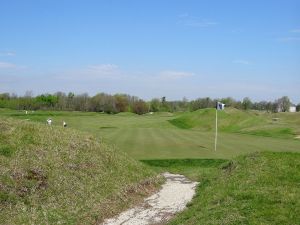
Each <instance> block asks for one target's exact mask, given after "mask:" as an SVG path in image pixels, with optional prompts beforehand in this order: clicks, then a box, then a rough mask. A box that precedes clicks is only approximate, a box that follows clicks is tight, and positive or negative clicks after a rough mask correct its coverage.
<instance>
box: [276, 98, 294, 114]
mask: <svg viewBox="0 0 300 225" xmlns="http://www.w3.org/2000/svg"><path fill="white" fill-rule="evenodd" d="M275 103H276V104H277V111H278V112H289V110H290V106H291V101H290V99H289V97H288V96H283V97H281V98H279V99H277V100H276V101H275Z"/></svg>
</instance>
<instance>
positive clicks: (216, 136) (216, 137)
mask: <svg viewBox="0 0 300 225" xmlns="http://www.w3.org/2000/svg"><path fill="white" fill-rule="evenodd" d="M217 108H218V106H217V107H216V135H215V151H217V139H218V109H217Z"/></svg>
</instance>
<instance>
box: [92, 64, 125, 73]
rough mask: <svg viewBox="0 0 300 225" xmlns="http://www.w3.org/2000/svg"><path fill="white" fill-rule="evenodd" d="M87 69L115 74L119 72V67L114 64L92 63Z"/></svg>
mask: <svg viewBox="0 0 300 225" xmlns="http://www.w3.org/2000/svg"><path fill="white" fill-rule="evenodd" d="M87 71H90V72H93V73H97V74H106V75H108V74H115V73H116V72H119V67H118V66H117V65H114V64H99V65H90V66H88V67H87Z"/></svg>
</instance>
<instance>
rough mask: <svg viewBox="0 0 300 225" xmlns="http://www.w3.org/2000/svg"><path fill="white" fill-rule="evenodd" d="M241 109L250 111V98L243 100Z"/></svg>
mask: <svg viewBox="0 0 300 225" xmlns="http://www.w3.org/2000/svg"><path fill="white" fill-rule="evenodd" d="M242 107H243V109H244V110H249V109H251V107H252V101H251V100H250V98H248V97H246V98H244V99H243V102H242Z"/></svg>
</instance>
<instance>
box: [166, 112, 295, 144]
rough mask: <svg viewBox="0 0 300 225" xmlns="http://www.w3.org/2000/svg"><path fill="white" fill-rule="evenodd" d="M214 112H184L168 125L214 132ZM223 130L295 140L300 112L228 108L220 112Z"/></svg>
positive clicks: (220, 126)
mask: <svg viewBox="0 0 300 225" xmlns="http://www.w3.org/2000/svg"><path fill="white" fill-rule="evenodd" d="M215 114H216V111H215V109H203V110H198V111H195V112H189V113H184V114H183V115H180V116H179V117H177V118H174V119H171V120H169V122H170V123H171V124H172V125H174V126H176V127H178V128H181V129H200V130H205V131H212V130H214V129H215ZM218 118H219V119H218V127H219V130H220V131H223V132H231V133H243V134H252V135H258V136H266V137H275V138H294V137H295V135H297V134H298V135H299V134H300V115H299V113H266V112H259V111H241V110H237V109H233V108H228V109H226V110H224V111H218Z"/></svg>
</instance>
